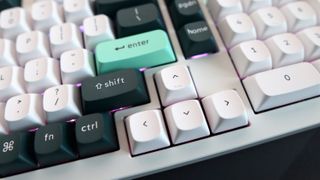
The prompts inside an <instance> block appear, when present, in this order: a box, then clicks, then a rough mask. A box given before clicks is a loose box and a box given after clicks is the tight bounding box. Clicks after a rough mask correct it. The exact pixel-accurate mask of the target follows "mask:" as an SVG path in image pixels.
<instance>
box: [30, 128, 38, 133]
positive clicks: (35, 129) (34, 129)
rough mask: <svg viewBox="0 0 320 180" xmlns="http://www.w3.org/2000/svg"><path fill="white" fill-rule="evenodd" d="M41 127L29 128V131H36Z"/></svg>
mask: <svg viewBox="0 0 320 180" xmlns="http://www.w3.org/2000/svg"><path fill="white" fill-rule="evenodd" d="M38 129H39V128H33V129H29V130H28V132H36V131H38Z"/></svg>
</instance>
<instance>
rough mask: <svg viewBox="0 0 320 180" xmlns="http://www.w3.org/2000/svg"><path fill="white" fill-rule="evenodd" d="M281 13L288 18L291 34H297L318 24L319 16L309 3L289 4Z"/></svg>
mask: <svg viewBox="0 0 320 180" xmlns="http://www.w3.org/2000/svg"><path fill="white" fill-rule="evenodd" d="M281 11H282V12H283V13H284V15H285V16H286V18H287V21H288V28H289V31H291V32H297V31H300V30H302V29H304V28H306V27H309V26H315V25H316V24H317V14H316V12H315V10H314V9H313V8H312V7H311V6H310V5H309V4H308V3H307V2H303V1H299V2H293V3H289V4H287V5H285V6H284V7H282V8H281Z"/></svg>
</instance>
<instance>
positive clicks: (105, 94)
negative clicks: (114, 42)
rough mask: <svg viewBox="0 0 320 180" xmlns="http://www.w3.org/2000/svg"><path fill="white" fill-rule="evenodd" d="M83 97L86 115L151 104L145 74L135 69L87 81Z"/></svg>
mask: <svg viewBox="0 0 320 180" xmlns="http://www.w3.org/2000/svg"><path fill="white" fill-rule="evenodd" d="M81 96H82V105H83V110H84V112H85V113H86V114H90V113H96V112H105V111H107V110H113V109H118V108H121V107H126V106H135V105H140V104H145V103H148V102H149V96H148V93H147V90H146V85H145V82H144V77H143V74H142V73H141V72H139V71H138V70H135V69H125V70H120V71H115V72H112V73H109V74H105V75H101V76H97V77H94V78H91V79H87V80H86V81H84V82H83V83H82V86H81Z"/></svg>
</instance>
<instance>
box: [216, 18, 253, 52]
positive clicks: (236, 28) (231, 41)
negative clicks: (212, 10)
mask: <svg viewBox="0 0 320 180" xmlns="http://www.w3.org/2000/svg"><path fill="white" fill-rule="evenodd" d="M218 27H219V30H220V33H221V36H222V38H223V40H224V43H225V45H226V46H227V47H229V48H230V47H233V46H235V45H237V44H239V43H240V42H243V41H249V40H255V39H256V38H257V34H256V30H255V27H254V25H253V22H252V20H251V18H250V17H249V16H248V15H247V14H244V13H239V14H232V15H228V16H227V17H226V18H225V19H224V20H222V21H221V23H220V24H219V25H218Z"/></svg>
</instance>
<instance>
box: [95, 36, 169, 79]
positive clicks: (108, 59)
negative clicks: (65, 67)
mask: <svg viewBox="0 0 320 180" xmlns="http://www.w3.org/2000/svg"><path fill="white" fill-rule="evenodd" d="M174 61H175V55H174V53H173V50H172V47H171V43H170V41H169V38H168V36H167V33H166V32H165V31H163V30H155V31H150V32H146V33H142V34H138V35H134V36H128V37H125V38H121V39H117V40H113V41H106V42H102V43H100V44H98V45H97V47H96V65H97V71H98V74H104V73H107V72H110V71H114V70H119V69H126V68H145V67H153V66H158V65H161V64H167V63H170V62H174Z"/></svg>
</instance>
